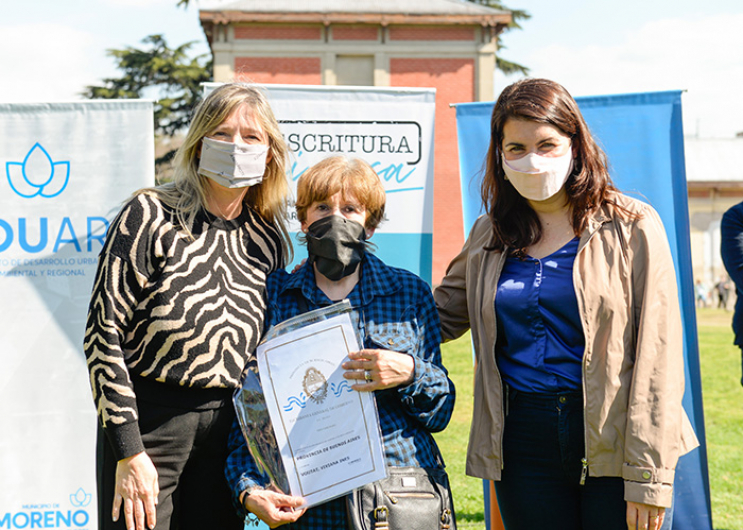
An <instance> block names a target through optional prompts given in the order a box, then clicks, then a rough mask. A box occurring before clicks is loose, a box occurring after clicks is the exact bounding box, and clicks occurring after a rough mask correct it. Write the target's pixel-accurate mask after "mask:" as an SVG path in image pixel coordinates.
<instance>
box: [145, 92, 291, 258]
mask: <svg viewBox="0 0 743 530" xmlns="http://www.w3.org/2000/svg"><path fill="white" fill-rule="evenodd" d="M241 105H248V106H249V107H250V109H251V110H252V112H253V115H254V117H255V118H256V119H257V120H258V121H259V123H260V124H261V127H262V128H263V130H264V131H265V132H266V135H267V136H268V145H269V148H270V150H271V154H272V156H271V160H270V161H269V162H268V163H267V164H266V172H265V174H264V175H263V181H262V182H261V183H260V184H257V185H255V186H251V187H250V188H248V191H247V193H246V194H245V199H244V203H245V204H246V205H247V206H248V207H250V208H252V209H253V210H255V211H256V212H257V213H258V214H259V215H260V216H261V217H263V219H265V220H266V221H268V222H269V223H271V224H273V225H274V226H275V227H276V228H277V229H278V230H279V233H280V234H281V240H282V241H281V245H282V249H283V250H284V258H285V260H286V262H289V261H291V259H292V258H291V254H292V246H291V240H290V239H289V234H288V232H287V229H286V220H287V212H286V205H287V199H288V197H289V184H288V182H287V177H286V169H287V164H288V157H289V152H290V151H289V148H288V146H287V145H286V142H285V141H284V136H283V135H282V134H281V130H280V129H279V124H278V122H277V121H276V118H275V117H274V114H273V111H272V110H271V107H270V105H269V104H268V100H267V99H266V97H265V96H264V95H263V93H262V92H261V91H260V90H259V89H258V88H257V87H255V86H253V85H249V84H246V83H227V84H224V85H221V86H219V87H218V88H216V89H214V90H213V91H212V92H211V93H210V94H209V95H208V96H207V97H206V98H204V99H203V100H202V101H201V102H200V103H199V104H198V105H197V106H196V108H195V109H194V112H193V117H192V119H191V125H190V126H189V128H188V133H187V134H186V138H185V140H184V142H183V145H181V147H180V148H179V149H178V151H177V152H176V154H175V158H174V162H173V164H174V175H173V181H172V182H169V183H168V184H164V185H162V186H157V187H154V188H146V189H144V190H140V192H139V193H149V194H151V195H154V196H156V197H157V198H159V199H160V200H162V201H163V202H164V203H165V204H167V205H168V206H170V207H172V208H174V209H175V212H176V217H177V219H178V222H179V223H180V225H181V226H182V228H183V229H184V230H186V231H187V232H188V234H189V236H192V234H191V231H190V228H189V227H191V226H193V222H194V219H195V217H196V214H197V213H198V212H199V210H201V209H202V208H203V209H206V204H207V202H206V178H207V177H205V176H203V175H199V173H198V169H199V154H200V147H201V140H202V139H203V138H204V137H205V136H206V135H207V134H209V133H210V132H212V131H213V130H214V129H216V128H217V126H219V125H220V124H221V123H222V122H223V121H224V120H226V119H227V118H228V117H229V116H230V115H231V114H232V113H233V112H234V111H235V110H236V109H237V108H238V107H239V106H241Z"/></svg>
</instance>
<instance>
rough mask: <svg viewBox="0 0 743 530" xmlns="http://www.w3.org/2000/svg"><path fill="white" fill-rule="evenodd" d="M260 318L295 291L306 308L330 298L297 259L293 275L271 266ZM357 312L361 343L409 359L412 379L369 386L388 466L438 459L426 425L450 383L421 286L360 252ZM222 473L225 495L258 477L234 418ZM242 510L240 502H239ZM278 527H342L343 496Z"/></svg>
mask: <svg viewBox="0 0 743 530" xmlns="http://www.w3.org/2000/svg"><path fill="white" fill-rule="evenodd" d="M266 293H267V298H268V310H267V314H266V323H267V325H268V326H273V325H275V324H278V323H279V322H282V321H284V320H286V319H288V318H291V317H293V316H295V315H298V314H299V313H301V312H302V308H301V307H300V304H299V303H298V300H299V297H303V298H304V299H305V300H306V309H308V310H312V309H317V308H319V307H324V306H327V305H330V304H331V303H332V301H331V300H329V299H328V297H327V296H326V295H325V294H324V293H323V292H322V291H321V290H320V289H318V288H317V285H316V284H315V276H314V271H313V269H312V267H311V266H310V265H308V264H305V265H304V266H303V267H302V268H301V269H300V270H299V271H297V272H296V273H294V274H287V273H286V272H285V271H283V270H279V271H277V272H275V273H273V274H272V275H271V276H269V278H268V281H267V283H266ZM347 298H348V300H349V301H350V302H351V305H352V306H353V307H354V309H355V310H356V311H358V316H359V318H358V321H359V325H360V326H361V328H362V329H361V332H362V333H361V334H362V336H363V337H364V347H365V348H376V349H388V350H393V351H397V352H402V353H407V354H410V355H412V356H413V359H414V360H415V375H414V377H413V382H412V383H410V384H409V385H407V386H404V387H396V388H390V389H386V390H379V391H376V392H375V397H376V401H377V409H378V410H379V423H380V426H381V428H382V436H383V440H384V450H385V458H386V462H387V465H389V466H422V467H439V466H443V460H442V459H441V457H440V453H439V450H438V447H437V446H436V442H435V441H434V439H433V437H432V436H431V433H432V432H437V431H441V430H443V429H444V428H445V427H446V425H447V424H448V423H449V419H450V418H451V414H452V410H453V409H454V398H455V395H454V384H453V383H452V382H451V381H450V380H449V378H448V376H447V372H446V369H445V368H444V367H443V365H442V364H441V350H440V349H439V344H440V342H441V333H440V330H439V317H438V313H437V312H436V305H435V304H434V301H433V296H432V295H431V289H430V288H429V286H428V285H427V284H426V283H425V282H424V281H423V280H421V279H420V278H419V277H418V276H416V275H414V274H412V273H410V272H408V271H406V270H403V269H396V268H393V267H389V266H387V265H385V264H384V263H383V262H382V261H381V260H380V259H379V258H377V257H376V256H374V255H372V254H366V256H365V258H364V261H363V262H362V269H361V279H360V281H359V283H358V284H357V285H356V287H354V289H353V291H351V293H350V294H349V295H348V296H347ZM228 443H229V453H230V454H229V456H228V458H227V464H226V467H225V475H226V477H227V481H228V483H229V485H230V488H231V489H232V494H233V500H234V501H235V504H236V506H240V503H239V500H238V499H239V496H240V493H241V492H242V491H244V490H245V489H247V488H248V487H249V486H254V485H262V484H265V482H264V481H263V480H262V478H261V475H260V473H259V472H258V470H257V468H256V465H255V463H254V461H253V458H252V457H251V456H250V452H249V451H248V447H247V445H246V444H245V441H244V439H243V435H242V432H241V431H240V427H239V425H238V423H237V421H235V423H234V424H233V426H232V433H231V434H230V439H229V442H228ZM240 508H241V509H242V507H240ZM286 528H291V529H302V530H316V529H317V530H320V529H322V530H328V529H334V528H338V529H344V530H345V529H346V528H347V526H346V504H345V498H344V497H341V498H339V499H334V500H331V501H328V502H326V503H323V504H321V505H318V506H315V507H313V508H310V509H309V510H307V512H306V513H305V514H304V515H303V516H302V517H301V518H300V519H299V520H298V521H297V522H296V523H294V524H291V525H288V526H287V527H286Z"/></svg>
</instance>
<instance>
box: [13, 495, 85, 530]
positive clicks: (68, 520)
mask: <svg viewBox="0 0 743 530" xmlns="http://www.w3.org/2000/svg"><path fill="white" fill-rule="evenodd" d="M92 498H93V496H92V495H91V494H90V493H88V492H86V491H85V490H84V489H83V488H79V489H78V490H77V491H76V492H75V493H73V494H71V495H70V504H72V509H69V508H64V507H63V506H62V505H61V504H60V503H56V502H51V503H31V504H24V505H22V506H21V509H20V510H18V511H16V512H6V513H0V528H75V529H77V530H87V529H88V528H89V526H88V525H89V523H90V513H88V511H87V510H84V509H83V508H85V507H86V506H88V505H89V504H90V501H91V499H92Z"/></svg>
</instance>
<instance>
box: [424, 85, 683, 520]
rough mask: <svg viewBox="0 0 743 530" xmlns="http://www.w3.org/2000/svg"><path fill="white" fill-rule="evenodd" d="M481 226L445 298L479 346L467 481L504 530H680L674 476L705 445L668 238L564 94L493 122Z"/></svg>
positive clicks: (444, 312) (449, 322)
mask: <svg viewBox="0 0 743 530" xmlns="http://www.w3.org/2000/svg"><path fill="white" fill-rule="evenodd" d="M482 199H483V203H484V206H485V211H486V212H487V213H486V214H485V215H483V216H481V217H480V218H479V219H478V220H477V221H476V222H475V224H474V226H473V228H472V230H471V232H470V234H469V237H468V239H467V242H466V243H465V245H464V248H463V249H462V251H461V253H460V254H459V255H458V256H456V257H455V258H454V260H453V261H452V262H451V264H450V265H449V268H448V271H447V273H446V276H445V278H444V279H443V281H442V283H441V285H440V286H439V287H437V288H436V290H435V292H434V298H435V300H436V305H437V307H438V309H439V316H440V319H441V325H442V331H443V336H444V338H445V339H454V338H456V337H459V336H461V335H462V334H463V333H465V332H466V331H467V330H468V329H471V330H472V340H473V342H474V347H475V354H476V368H475V377H474V410H473V417H472V427H471V432H470V442H469V447H468V453H467V474H469V475H472V476H476V477H480V478H485V479H490V480H494V481H496V482H495V489H496V494H497V498H498V505H499V508H500V511H501V515H502V517H503V521H504V523H505V527H506V529H507V530H534V529H536V528H549V529H550V530H562V529H564V530H576V529H583V530H588V529H595V530H622V529H626V528H629V529H631V530H634V529H643V530H644V529H650V530H657V529H659V528H664V529H665V528H670V525H671V518H672V510H671V508H672V506H673V482H674V469H675V467H676V463H677V461H678V458H679V456H680V455H683V454H684V453H686V452H688V451H690V450H691V449H692V448H693V447H695V446H696V445H697V441H696V437H695V435H694V433H693V431H692V429H691V424H690V423H689V420H688V418H687V417H686V415H685V412H684V410H683V408H682V405H681V398H682V395H683V391H684V361H683V345H682V336H683V334H682V329H681V318H680V311H679V303H678V296H677V291H676V276H675V272H674V269H673V261H672V258H671V252H670V248H669V245H668V241H667V239H666V235H665V232H664V229H663V226H662V224H661V221H660V219H659V217H658V215H657V213H656V212H655V211H654V210H653V209H652V208H651V207H650V206H648V205H647V204H644V203H642V202H639V201H637V200H634V199H631V198H629V197H627V196H625V195H622V194H621V193H619V192H618V191H617V190H616V188H615V187H614V186H613V185H612V182H611V179H610V176H609V172H608V170H607V162H606V157H605V155H604V153H603V152H602V151H601V149H600V148H599V147H598V145H597V144H596V142H595V141H594V139H593V137H592V136H591V133H590V131H589V130H588V126H587V125H586V123H585V121H584V119H583V117H582V115H581V113H580V110H579V109H578V106H577V104H576V102H575V100H574V99H573V98H572V97H571V96H570V94H569V93H568V92H567V91H566V90H565V88H564V87H562V86H561V85H559V84H557V83H555V82H553V81H549V80H546V79H525V80H521V81H518V82H516V83H514V84H512V85H510V86H508V87H506V88H505V89H504V91H503V92H502V93H501V95H500V97H499V98H498V101H497V102H496V104H495V107H494V108H493V114H492V119H491V138H490V148H489V151H488V154H487V159H486V171H485V175H484V179H483V183H482Z"/></svg>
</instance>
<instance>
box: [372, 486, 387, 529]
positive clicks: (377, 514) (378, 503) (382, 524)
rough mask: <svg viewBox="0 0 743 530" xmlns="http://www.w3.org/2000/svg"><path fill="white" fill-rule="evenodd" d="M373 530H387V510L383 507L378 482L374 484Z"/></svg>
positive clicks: (381, 492) (381, 493)
mask: <svg viewBox="0 0 743 530" xmlns="http://www.w3.org/2000/svg"><path fill="white" fill-rule="evenodd" d="M374 504H375V506H374V512H373V516H374V530H389V528H390V522H389V519H388V516H389V510H388V509H387V506H385V505H384V491H382V486H381V485H380V484H379V482H378V481H377V482H375V483H374Z"/></svg>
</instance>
